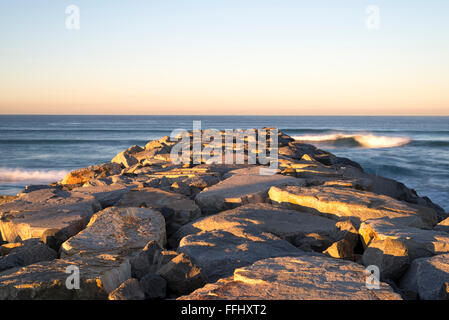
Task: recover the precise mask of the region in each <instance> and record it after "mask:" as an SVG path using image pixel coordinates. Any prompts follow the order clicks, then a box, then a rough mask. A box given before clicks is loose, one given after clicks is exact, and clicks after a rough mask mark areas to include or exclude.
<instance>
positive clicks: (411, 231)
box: [359, 220, 449, 260]
mask: <svg viewBox="0 0 449 320" xmlns="http://www.w3.org/2000/svg"><path fill="white" fill-rule="evenodd" d="M359 233H360V235H361V237H362V240H363V244H364V245H365V246H366V247H369V246H370V244H371V243H372V241H374V240H387V239H391V240H397V241H401V242H402V243H404V244H405V246H406V247H407V250H408V255H409V256H410V260H414V259H417V258H421V257H429V256H433V255H436V254H442V253H446V252H449V234H447V233H445V232H441V231H434V230H422V229H418V228H413V227H404V226H399V227H398V226H397V225H395V224H394V223H392V222H391V221H388V220H367V221H365V222H364V223H362V225H361V226H360V229H359ZM386 254H388V253H386Z"/></svg>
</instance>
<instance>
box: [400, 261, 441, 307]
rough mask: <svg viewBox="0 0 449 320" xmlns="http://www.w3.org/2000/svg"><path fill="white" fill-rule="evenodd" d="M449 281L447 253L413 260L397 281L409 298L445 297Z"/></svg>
mask: <svg viewBox="0 0 449 320" xmlns="http://www.w3.org/2000/svg"><path fill="white" fill-rule="evenodd" d="M447 282H449V254H441V255H437V256H434V257H431V258H420V259H416V260H414V261H413V262H412V263H411V265H410V268H409V269H408V270H407V272H406V273H405V275H404V276H403V277H402V279H401V281H400V282H399V287H400V288H401V289H402V290H403V291H404V292H405V293H406V295H407V296H408V297H410V298H417V297H418V298H419V299H422V300H441V299H447V294H446V292H447V291H446V290H445V288H446V283H447Z"/></svg>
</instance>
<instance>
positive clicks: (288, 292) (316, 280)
mask: <svg viewBox="0 0 449 320" xmlns="http://www.w3.org/2000/svg"><path fill="white" fill-rule="evenodd" d="M179 299H181V300H400V299H401V297H400V296H399V295H398V294H397V293H395V292H394V291H393V289H392V288H391V287H390V286H389V285H388V284H386V283H383V282H381V283H380V289H378V290H369V289H368V288H367V287H366V273H365V268H364V267H362V266H361V265H359V264H356V263H354V262H349V261H346V260H340V259H333V258H327V257H324V256H317V255H315V256H301V257H280V258H270V259H265V260H260V261H257V262H255V263H254V264H252V265H250V266H247V267H244V268H239V269H237V270H235V271H234V273H233V275H232V276H231V277H229V278H225V279H221V280H219V281H218V282H216V283H213V284H208V285H206V286H204V287H203V288H201V289H198V290H196V291H194V292H193V293H191V294H190V295H188V296H183V297H181V298H179Z"/></svg>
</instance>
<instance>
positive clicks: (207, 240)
mask: <svg viewBox="0 0 449 320" xmlns="http://www.w3.org/2000/svg"><path fill="white" fill-rule="evenodd" d="M177 251H178V252H183V253H186V254H187V255H188V256H190V257H191V258H192V259H193V261H194V262H195V264H196V265H198V266H199V267H200V268H201V269H202V270H203V272H204V274H205V275H206V276H207V279H208V281H209V282H213V281H217V280H218V279H220V278H223V277H227V276H230V275H231V274H232V272H233V271H234V270H235V269H236V268H239V267H243V266H247V265H250V264H252V263H254V262H255V261H257V260H261V259H265V258H269V257H280V256H294V255H302V254H304V252H303V251H302V250H299V249H297V248H296V247H294V246H293V245H292V244H290V243H289V242H287V241H285V240H282V239H280V238H278V237H277V236H275V235H273V234H271V233H265V232H261V231H260V230H259V229H257V228H256V227H252V226H248V227H244V228H233V229H228V230H226V231H225V230H212V231H202V232H200V233H197V234H192V235H189V236H186V237H184V238H182V239H181V242H180V244H179V248H178V250H177Z"/></svg>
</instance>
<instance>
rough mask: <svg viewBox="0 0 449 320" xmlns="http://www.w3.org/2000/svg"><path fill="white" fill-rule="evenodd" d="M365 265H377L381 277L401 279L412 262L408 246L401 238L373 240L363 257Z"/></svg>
mask: <svg viewBox="0 0 449 320" xmlns="http://www.w3.org/2000/svg"><path fill="white" fill-rule="evenodd" d="M362 261H363V264H364V265H365V266H369V265H375V266H377V267H378V268H379V270H380V277H381V279H392V280H397V279H399V278H400V277H401V276H402V275H403V274H404V272H405V271H406V270H407V268H408V266H409V264H410V257H409V255H408V249H407V246H406V245H405V244H404V243H403V242H402V241H399V240H393V239H386V240H374V241H371V243H370V245H369V247H368V248H366V250H365V252H364V253H363V257H362Z"/></svg>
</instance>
